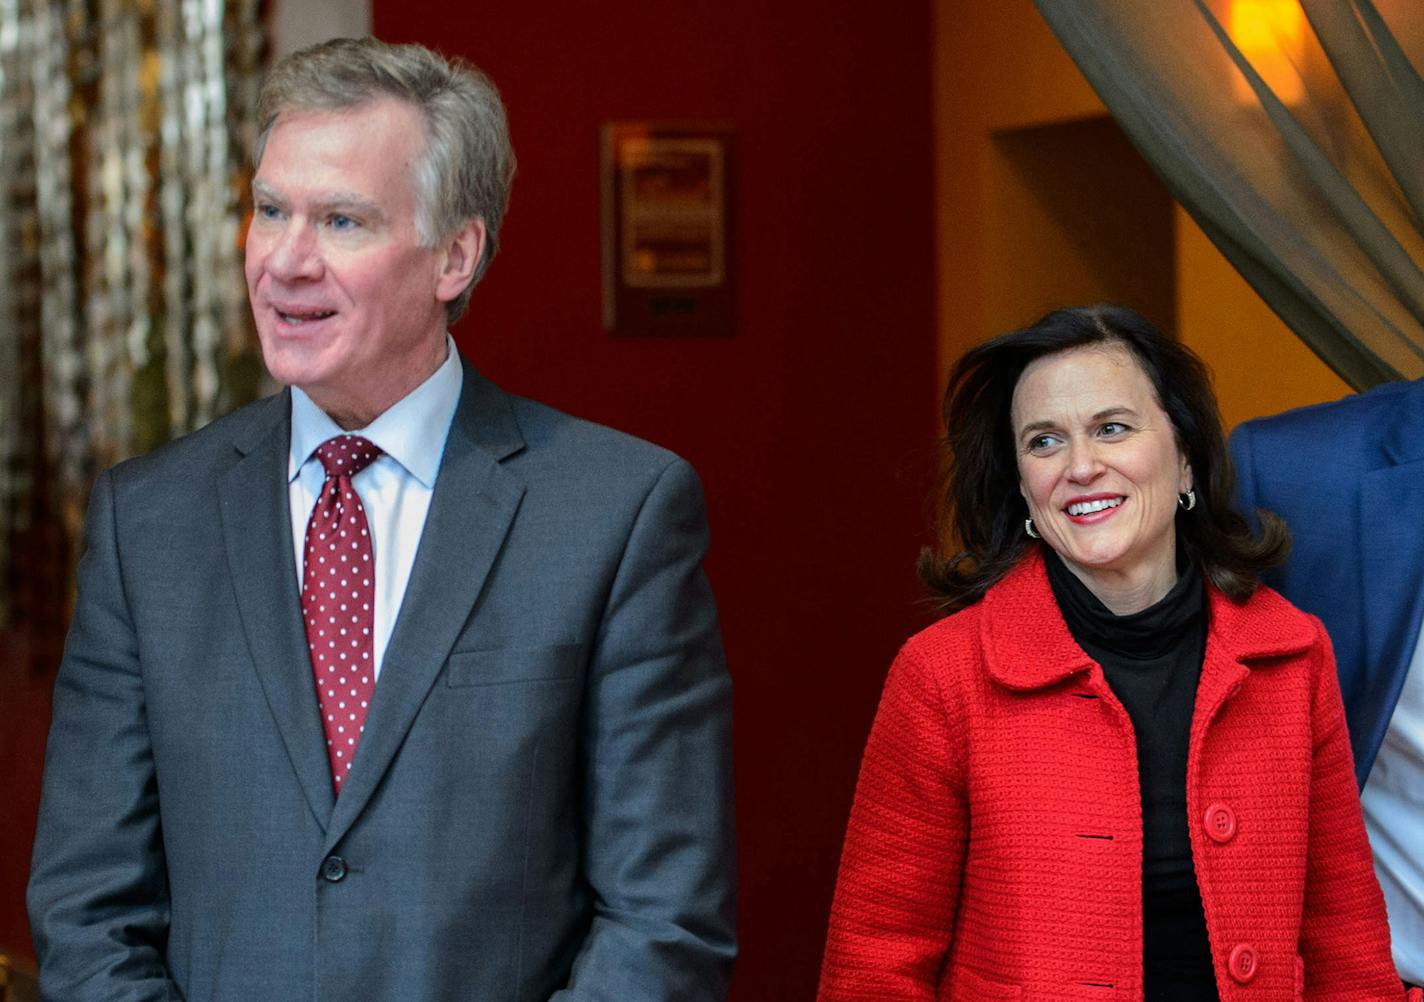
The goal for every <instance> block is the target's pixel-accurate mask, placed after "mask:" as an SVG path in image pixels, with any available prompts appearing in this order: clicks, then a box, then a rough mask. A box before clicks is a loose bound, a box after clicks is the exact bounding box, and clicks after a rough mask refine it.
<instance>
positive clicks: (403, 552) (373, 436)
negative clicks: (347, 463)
mask: <svg viewBox="0 0 1424 1002" xmlns="http://www.w3.org/2000/svg"><path fill="white" fill-rule="evenodd" d="M445 343H446V356H445V362H444V364H442V365H441V366H440V368H439V369H436V370H435V373H434V374H433V375H431V377H430V378H429V379H427V380H426V381H425V382H423V383H421V384H420V385H419V386H417V387H416V388H415V389H413V390H411V391H410V392H409V393H408V394H406V395H405V396H404V397H402V398H401V399H400V400H399V401H397V402H396V403H395V404H393V405H392V406H391V407H389V408H388V409H387V410H386V411H385V412H384V413H382V414H381V416H380V417H378V418H376V420H374V421H372V422H371V423H370V424H369V425H367V426H366V427H365V428H361V429H359V430H355V431H351V432H349V433H348V432H346V431H344V430H343V429H342V428H340V427H339V426H338V425H337V424H336V422H335V421H333V420H331V418H330V417H328V416H327V414H326V412H325V411H323V410H322V409H321V408H320V407H318V406H317V405H316V404H315V403H313V402H312V399H311V397H309V396H307V395H306V394H305V393H303V392H302V391H301V390H299V389H297V388H296V387H295V386H294V387H292V444H291V455H290V458H289V459H288V464H287V477H288V499H289V501H290V504H291V512H292V546H293V551H294V553H295V555H296V558H297V587H298V588H300V587H301V581H302V555H303V544H304V542H305V539H306V532H307V521H308V520H309V519H310V518H311V512H312V508H313V506H315V504H316V499H317V497H318V496H319V495H320V494H321V485H322V482H323V481H324V480H325V479H326V472H325V470H323V469H322V465H321V460H319V459H317V458H316V456H315V455H313V453H314V452H315V451H316V447H317V446H319V445H321V443H323V442H325V441H326V440H327V439H329V438H331V437H332V436H334V435H345V434H352V435H360V436H361V437H362V438H365V439H368V440H369V441H371V442H373V443H375V444H376V445H378V446H379V447H380V448H381V450H382V452H383V453H384V455H382V456H380V457H378V458H377V459H376V461H375V462H373V463H372V464H371V465H370V466H368V467H366V468H365V469H364V470H362V471H361V472H360V473H358V474H356V476H355V477H353V478H352V481H351V483H352V486H354V487H355V488H356V493H357V494H358V495H359V496H360V498H361V503H362V505H363V506H364V507H365V509H366V519H367V521H368V522H369V524H370V529H371V551H372V556H371V559H372V560H373V561H375V564H376V585H375V587H376V608H375V610H374V612H375V620H374V623H373V627H372V634H373V636H372V640H373V643H372V647H373V650H372V652H371V656H372V658H374V659H375V663H376V677H377V678H378V679H379V678H380V674H381V665H382V662H383V661H384V659H385V654H386V644H387V643H388V642H389V641H390V639H391V630H392V628H393V627H394V626H395V622H396V617H397V616H398V615H399V614H400V607H401V600H402V599H403V598H404V597H405V589H406V584H407V583H408V582H409V581H410V571H411V567H412V566H413V565H414V564H415V551H416V549H417V548H418V547H419V546H420V535H421V533H422V532H423V531H424V529H425V516H426V514H427V513H428V512H429V511H430V498H431V495H432V494H433V493H434V490H435V477H436V475H437V474H438V473H439V472H440V457H441V456H442V455H444V453H445V439H446V437H447V436H448V435H449V433H450V422H451V420H452V419H453V418H454V416H455V407H456V405H457V404H458V403H459V401H460V388H461V386H462V384H463V383H464V373H463V372H462V371H461V369H460V356H459V353H458V352H457V351H456V350H455V342H454V341H453V340H452V339H451V338H450V336H449V335H448V334H447V335H446V336H445Z"/></svg>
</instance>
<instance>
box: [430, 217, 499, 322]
mask: <svg viewBox="0 0 1424 1002" xmlns="http://www.w3.org/2000/svg"><path fill="white" fill-rule="evenodd" d="M488 239H489V235H488V234H487V233H486V232H485V221H484V220H483V219H480V218H479V217H475V218H474V219H468V220H466V221H465V225H464V226H462V227H460V228H459V229H458V230H456V231H455V232H454V233H452V234H451V235H450V236H448V237H446V238H445V242H444V243H443V244H441V247H440V250H441V252H442V254H441V267H440V276H439V278H438V279H437V280H436V283H435V298H436V299H438V300H440V301H441V302H442V303H448V302H450V300H452V299H454V298H456V297H457V296H459V295H460V293H462V292H464V291H465V289H466V288H467V287H468V286H469V284H470V280H471V279H472V278H474V277H475V269H476V268H477V267H478V266H479V263H480V258H481V257H483V256H484V253H485V241H486V240H488Z"/></svg>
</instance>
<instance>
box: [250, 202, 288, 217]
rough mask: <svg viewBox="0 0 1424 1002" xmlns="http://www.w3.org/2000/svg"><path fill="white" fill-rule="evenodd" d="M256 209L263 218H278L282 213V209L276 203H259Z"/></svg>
mask: <svg viewBox="0 0 1424 1002" xmlns="http://www.w3.org/2000/svg"><path fill="white" fill-rule="evenodd" d="M254 211H255V212H256V213H257V215H258V216H259V217H260V218H262V219H276V218H278V217H279V216H281V215H282V210H281V209H279V208H277V207H276V206H275V205H268V204H266V203H265V202H261V203H258V204H257V205H256V206H254Z"/></svg>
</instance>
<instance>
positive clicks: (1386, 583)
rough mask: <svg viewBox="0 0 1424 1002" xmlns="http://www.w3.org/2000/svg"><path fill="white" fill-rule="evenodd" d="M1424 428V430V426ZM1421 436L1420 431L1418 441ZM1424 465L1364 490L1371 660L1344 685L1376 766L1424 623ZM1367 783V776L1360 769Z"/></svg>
mask: <svg viewBox="0 0 1424 1002" xmlns="http://www.w3.org/2000/svg"><path fill="white" fill-rule="evenodd" d="M1420 427H1424V426H1420ZM1419 430H1420V429H1419V428H1416V429H1414V432H1415V434H1418V432H1419ZM1421 519H1424V460H1413V461H1411V462H1405V463H1402V464H1401V465H1398V466H1391V467H1387V468H1385V469H1382V470H1375V471H1373V472H1371V473H1368V474H1366V475H1365V476H1364V478H1363V480H1362V482H1361V485H1360V511H1359V527H1358V533H1359V541H1360V549H1359V553H1360V570H1361V574H1360V577H1361V588H1362V590H1363V594H1364V634H1365V637H1364V640H1365V657H1364V658H1362V659H1361V660H1360V664H1359V665H1358V666H1357V668H1356V674H1355V676H1354V677H1353V678H1346V679H1342V680H1341V683H1342V688H1343V690H1344V696H1345V703H1346V709H1347V711H1348V714H1347V716H1348V718H1349V720H1350V722H1351V733H1350V743H1351V746H1352V747H1353V748H1354V749H1355V756H1356V759H1357V761H1359V762H1360V763H1361V764H1362V765H1363V764H1365V763H1369V762H1372V761H1374V756H1375V752H1376V751H1377V750H1378V748H1379V743H1380V740H1381V739H1382V738H1383V737H1384V731H1385V727H1386V725H1387V723H1388V721H1389V717H1390V715H1391V714H1392V713H1393V712H1394V704H1395V702H1396V701H1397V700H1398V699H1399V691H1400V689H1401V688H1402V687H1403V685H1404V675H1405V672H1406V671H1407V670H1408V666H1409V660H1410V658H1411V657H1412V655H1413V654H1414V646H1415V644H1416V642H1417V641H1418V637H1419V622H1420V618H1421V615H1424V526H1421V524H1420V523H1421ZM1360 773H1361V775H1360V779H1361V781H1362V782H1363V780H1364V778H1365V775H1367V772H1366V770H1365V769H1363V768H1362V769H1360Z"/></svg>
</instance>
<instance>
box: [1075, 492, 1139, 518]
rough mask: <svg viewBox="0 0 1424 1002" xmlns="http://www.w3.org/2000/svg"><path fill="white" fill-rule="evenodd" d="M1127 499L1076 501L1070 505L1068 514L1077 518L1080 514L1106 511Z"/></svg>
mask: <svg viewBox="0 0 1424 1002" xmlns="http://www.w3.org/2000/svg"><path fill="white" fill-rule="evenodd" d="M1126 500H1127V499H1126V498H1124V497H1115V498H1094V499H1093V500H1092V501H1074V502H1073V503H1072V504H1070V505H1069V506H1068V514H1069V515H1071V516H1073V517H1074V518H1077V517H1078V516H1079V515H1092V514H1094V513H1096V512H1100V511H1106V510H1107V509H1109V508H1116V507H1117V506H1118V505H1120V504H1122V503H1123V502H1124V501H1126Z"/></svg>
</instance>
